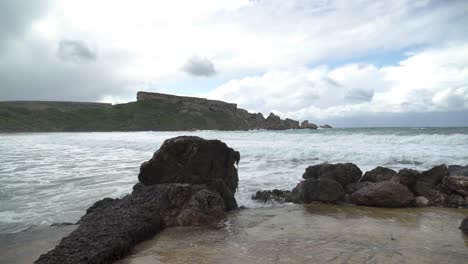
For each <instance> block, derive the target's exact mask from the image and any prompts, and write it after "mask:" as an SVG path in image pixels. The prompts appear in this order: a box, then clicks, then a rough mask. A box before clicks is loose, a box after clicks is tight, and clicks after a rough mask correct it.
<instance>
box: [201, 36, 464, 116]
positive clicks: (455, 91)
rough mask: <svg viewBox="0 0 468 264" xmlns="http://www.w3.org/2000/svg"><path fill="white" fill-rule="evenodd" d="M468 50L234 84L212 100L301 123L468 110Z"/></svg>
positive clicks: (426, 53) (457, 48)
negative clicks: (373, 115) (395, 114)
mask: <svg viewBox="0 0 468 264" xmlns="http://www.w3.org/2000/svg"><path fill="white" fill-rule="evenodd" d="M466 54H468V44H457V45H448V46H445V47H442V48H439V49H427V50H423V51H420V52H417V53H414V54H413V55H412V56H410V57H408V58H407V59H405V60H403V61H401V62H400V63H399V65H398V66H384V67H380V68H379V67H376V66H374V65H371V64H349V65H344V66H339V67H336V68H328V67H326V66H318V67H313V68H299V69H295V70H285V71H270V72H267V73H265V74H261V75H255V76H248V77H244V78H241V79H237V80H231V81H229V82H228V83H226V84H223V85H221V86H219V87H218V88H216V89H215V90H214V91H212V92H211V93H210V94H209V97H210V98H213V99H219V100H227V101H231V102H237V103H238V104H239V105H240V106H241V107H245V108H247V109H251V110H254V111H261V112H263V113H264V114H267V113H268V112H269V111H271V110H273V111H275V112H277V113H279V114H282V115H284V116H290V117H295V118H300V119H311V120H314V119H323V118H336V117H343V116H354V115H359V114H363V113H379V112H393V113H401V112H434V111H439V112H444V111H464V110H468V55H466Z"/></svg>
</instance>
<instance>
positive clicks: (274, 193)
mask: <svg viewBox="0 0 468 264" xmlns="http://www.w3.org/2000/svg"><path fill="white" fill-rule="evenodd" d="M252 200H257V201H261V202H264V203H275V202H277V203H285V202H286V203H291V202H297V200H298V197H294V195H293V193H292V192H291V191H287V190H278V189H274V190H266V191H257V192H256V193H255V194H254V195H252Z"/></svg>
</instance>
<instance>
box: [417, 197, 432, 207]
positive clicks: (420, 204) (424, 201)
mask: <svg viewBox="0 0 468 264" xmlns="http://www.w3.org/2000/svg"><path fill="white" fill-rule="evenodd" d="M414 204H415V205H416V207H426V206H429V204H430V202H429V200H428V199H427V198H426V197H424V196H417V197H416V198H414Z"/></svg>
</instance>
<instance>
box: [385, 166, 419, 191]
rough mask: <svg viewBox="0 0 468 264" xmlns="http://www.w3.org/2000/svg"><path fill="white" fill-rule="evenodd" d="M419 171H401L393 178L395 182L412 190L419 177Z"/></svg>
mask: <svg viewBox="0 0 468 264" xmlns="http://www.w3.org/2000/svg"><path fill="white" fill-rule="evenodd" d="M419 174H420V173H419V171H417V170H412V169H401V170H399V171H398V173H397V174H396V175H395V177H393V179H392V180H393V181H395V182H398V183H400V184H403V185H405V186H407V187H408V188H410V189H411V188H412V187H413V186H414V184H415V183H416V181H417V179H418V177H419Z"/></svg>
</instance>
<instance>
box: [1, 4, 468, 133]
mask: <svg viewBox="0 0 468 264" xmlns="http://www.w3.org/2000/svg"><path fill="white" fill-rule="evenodd" d="M466 14H468V1H464V0H460V1H456V0H444V1H442V0H439V1H431V0H392V1H371V0H365V1H364V0H363V1H359V0H358V1H349V0H315V1H310V0H309V1H303V0H289V1H284V0H250V1H248V0H199V1H179V0H173V1H157V0H132V1H130V0H129V1H125V0H121V1H115V0H113V1H111V0H109V1H108V0H99V1H96V0H92V1H91V0H80V1H75V0H55V1H54V0H35V1H30V0H0V100H2V101H6V100H48V101H55V100H59V101H96V102H111V103H124V102H129V101H134V100H135V99H136V98H135V97H136V92H137V91H153V92H163V93H170V94H177V95H187V96H199V97H207V98H211V99H218V100H224V101H228V102H233V103H237V104H238V105H239V107H242V108H245V109H247V110H249V111H251V112H262V113H263V114H264V115H268V113H270V112H274V113H276V114H279V115H280V116H281V117H283V118H286V117H289V118H294V119H297V120H304V119H308V120H310V121H311V122H315V123H327V122H331V123H332V124H335V125H336V126H431V125H437V126H468V16H467V15H466ZM431 117H434V118H431Z"/></svg>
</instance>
